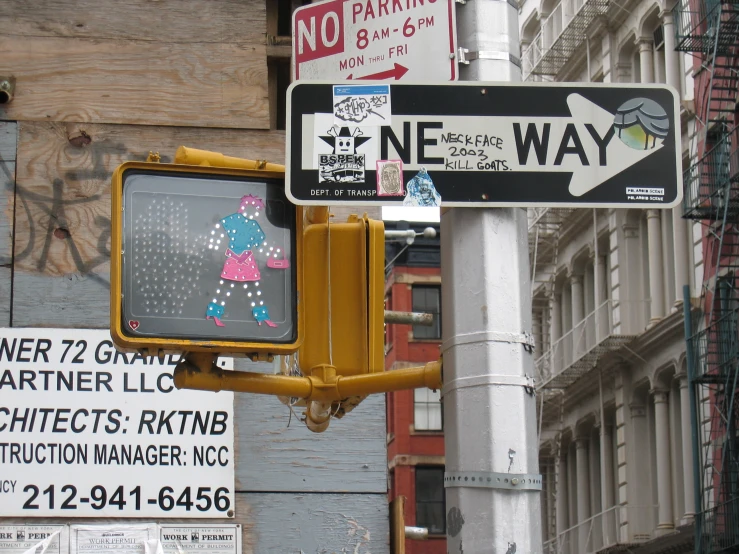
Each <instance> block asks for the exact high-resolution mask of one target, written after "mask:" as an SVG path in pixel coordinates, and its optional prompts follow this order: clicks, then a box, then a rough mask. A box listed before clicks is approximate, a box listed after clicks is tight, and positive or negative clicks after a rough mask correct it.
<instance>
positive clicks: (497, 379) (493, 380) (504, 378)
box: [441, 375, 534, 396]
mask: <svg viewBox="0 0 739 554" xmlns="http://www.w3.org/2000/svg"><path fill="white" fill-rule="evenodd" d="M487 385H500V386H511V387H524V388H525V389H526V392H529V391H532V392H533V390H534V378H533V377H526V376H524V377H521V376H520V375H476V376H474V377H460V378H459V379H454V380H453V381H449V382H448V383H444V386H443V387H442V388H441V395H442V396H444V395H445V394H446V393H448V392H451V391H453V390H457V389H465V388H468V387H484V386H487Z"/></svg>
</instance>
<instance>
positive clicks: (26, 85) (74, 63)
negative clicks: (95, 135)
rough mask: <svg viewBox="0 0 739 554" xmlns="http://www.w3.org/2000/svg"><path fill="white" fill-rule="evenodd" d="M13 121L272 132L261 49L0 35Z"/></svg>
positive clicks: (250, 45) (232, 45) (199, 44)
mask: <svg viewBox="0 0 739 554" xmlns="http://www.w3.org/2000/svg"><path fill="white" fill-rule="evenodd" d="M0 51H2V52H3V71H6V72H8V73H10V74H13V75H15V77H16V89H15V98H14V99H13V101H12V102H11V103H10V104H8V107H7V110H6V113H7V116H8V118H11V119H17V120H22V121H83V122H96V123H97V122H104V123H134V124H140V125H182V126H203V127H233V128H251V129H266V128H268V127H269V104H268V94H267V54H266V49H265V46H264V45H261V44H236V43H190V44H185V43H161V42H151V41H133V40H109V39H78V38H47V37H34V38H29V39H23V40H18V39H16V38H14V37H8V36H2V35H0Z"/></svg>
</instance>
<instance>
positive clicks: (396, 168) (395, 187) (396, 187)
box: [376, 160, 403, 196]
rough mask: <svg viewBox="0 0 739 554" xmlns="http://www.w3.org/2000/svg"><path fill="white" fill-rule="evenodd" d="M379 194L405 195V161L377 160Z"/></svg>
mask: <svg viewBox="0 0 739 554" xmlns="http://www.w3.org/2000/svg"><path fill="white" fill-rule="evenodd" d="M376 168H377V195H378V196H403V161H402V160H377V162H376Z"/></svg>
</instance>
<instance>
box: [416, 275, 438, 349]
mask: <svg viewBox="0 0 739 554" xmlns="http://www.w3.org/2000/svg"><path fill="white" fill-rule="evenodd" d="M412 293H413V308H412V309H413V311H414V312H422V313H427V314H433V316H434V322H433V324H432V325H430V326H429V325H414V326H413V338H414V339H440V338H441V287H440V286H438V285H437V286H434V285H432V286H428V285H414V286H413V290H412Z"/></svg>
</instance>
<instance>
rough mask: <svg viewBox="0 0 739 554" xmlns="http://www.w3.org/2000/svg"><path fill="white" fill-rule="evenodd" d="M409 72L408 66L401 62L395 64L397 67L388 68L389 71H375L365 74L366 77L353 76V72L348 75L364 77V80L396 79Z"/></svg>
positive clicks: (350, 77) (350, 76)
mask: <svg viewBox="0 0 739 554" xmlns="http://www.w3.org/2000/svg"><path fill="white" fill-rule="evenodd" d="M406 73H408V68H407V67H405V66H404V65H400V64H399V63H396V64H395V67H393V68H392V69H388V70H387V71H380V72H379V73H373V74H372V75H365V76H364V77H356V78H355V77H353V76H352V75H351V74H350V75H349V76H347V79H357V80H359V79H362V80H373V81H374V80H377V81H379V80H380V79H391V78H393V79H395V80H396V81H397V80H398V79H400V78H401V77H402V76H403V75H405V74H406Z"/></svg>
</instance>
